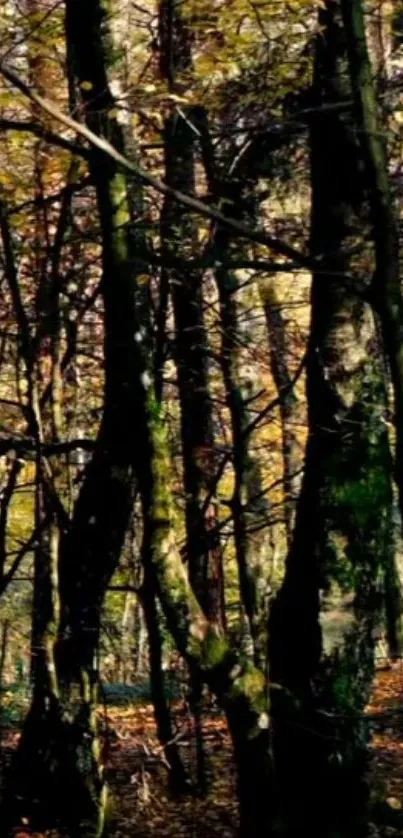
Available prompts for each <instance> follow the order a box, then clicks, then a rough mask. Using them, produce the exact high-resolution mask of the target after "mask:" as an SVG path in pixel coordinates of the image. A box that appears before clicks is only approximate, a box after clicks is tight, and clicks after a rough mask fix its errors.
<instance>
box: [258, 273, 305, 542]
mask: <svg viewBox="0 0 403 838" xmlns="http://www.w3.org/2000/svg"><path fill="white" fill-rule="evenodd" d="M278 281H279V277H278V276H277V279H276V278H275V277H274V278H271V279H266V280H265V281H264V283H262V284H261V288H260V296H261V299H262V303H263V307H264V312H265V315H266V323H267V332H268V338H269V350H270V369H271V374H272V376H273V381H274V383H275V386H276V389H277V392H278V394H279V397H280V416H281V432H282V438H283V440H282V453H283V474H284V517H285V528H286V535H287V544H288V548H290V547H291V543H292V535H293V530H294V522H295V509H296V504H297V500H298V496H299V491H300V488H301V477H300V470H301V462H300V460H301V455H300V446H299V444H298V439H297V422H296V410H295V408H296V405H297V401H298V400H297V397H296V394H295V390H294V387H293V384H292V381H291V376H290V373H289V368H288V364H289V352H288V349H289V347H288V343H289V341H288V338H287V326H286V323H285V322H284V316H283V305H282V302H281V298H280V295H279V293H278V289H277V282H278ZM280 282H281V279H280Z"/></svg>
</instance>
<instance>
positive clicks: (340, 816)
mask: <svg viewBox="0 0 403 838" xmlns="http://www.w3.org/2000/svg"><path fill="white" fill-rule="evenodd" d="M320 23H321V34H320V35H319V36H318V38H317V44H316V55H315V84H314V93H315V101H314V104H315V106H316V108H317V112H316V113H315V115H314V116H313V117H312V124H311V176H312V253H313V255H314V256H316V257H317V258H320V259H321V262H322V265H323V268H322V270H321V271H320V272H318V273H317V274H314V276H313V282H312V314H311V334H310V344H309V355H308V368H307V395H308V407H309V438H308V444H307V451H306V462H305V476H304V481H303V485H302V492H301V498H300V503H299V507H298V511H297V520H296V528H295V537H294V542H293V545H292V548H291V551H290V555H289V558H288V563H287V568H286V576H285V581H284V584H283V586H282V589H281V591H280V593H279V596H278V598H277V601H276V603H275V605H274V607H273V612H272V618H271V655H270V660H271V677H272V680H273V681H274V682H275V683H279V684H280V685H282V686H283V688H284V689H285V690H286V692H283V693H281V692H279V691H274V692H273V696H272V700H273V713H274V719H275V721H274V724H275V734H274V753H275V761H276V770H277V779H278V783H279V800H280V803H281V805H282V807H283V815H282V819H283V824H284V826H283V829H284V833H285V834H286V835H289V836H293V835H295V834H296V833H295V830H296V829H297V826H298V829H302V830H303V829H304V828H305V829H306V830H308V831H309V834H311V835H314V836H322V837H323V838H324V836H329V837H330V836H332V838H333V836H338V835H340V834H343V835H344V836H350V835H351V836H357V835H361V834H362V835H363V834H365V826H364V822H363V814H364V811H365V784H364V769H365V764H366V744H367V729H366V724H365V719H364V716H363V714H364V709H365V705H366V702H367V699H368V695H369V690H370V686H371V681H372V677H373V671H374V632H375V629H376V626H377V623H378V621H379V620H380V617H381V613H380V611H381V602H382V596H381V591H380V590H379V587H378V585H379V582H378V580H379V576H380V574H382V572H383V570H384V568H385V566H386V564H387V563H388V561H389V558H390V555H391V553H392V555H393V540H392V532H393V528H392V507H393V497H392V486H391V476H392V474H391V472H392V468H391V457H390V452H389V443H388V435H387V429H386V425H385V421H384V412H385V389H386V385H385V380H384V367H383V364H382V359H381V355H380V349H379V342H378V340H377V329H376V326H375V323H374V319H373V314H372V311H371V309H370V306H369V304H367V303H365V302H364V301H363V298H364V295H365V290H366V285H365V279H363V278H362V277H365V259H366V256H367V254H365V253H363V254H362V257H358V260H359V261H358V262H357V263H355V262H353V261H352V259H351V257H350V256H349V255H348V251H349V249H350V248H351V242H352V241H354V239H355V237H357V236H358V235H361V234H362V229H363V227H364V228H365V225H368V218H367V213H366V202H365V198H366V194H365V190H364V183H363V180H362V165H361V158H360V153H359V147H358V144H357V142H356V138H355V135H354V132H353V131H352V130H351V127H350V125H349V121H348V117H346V113H343V111H338V112H336V111H331V110H325V109H324V108H323V110H322V111H321V110H320V108H321V106H323V105H326V104H333V103H338V104H340V103H341V102H343V100H348V99H349V97H350V91H349V86H348V83H347V84H346V73H345V66H346V56H345V43H344V38H343V30H342V27H341V22H340V18H339V15H338V9H337V4H335V3H330V2H329V3H328V4H327V6H326V10H324V11H323V12H321V13H320ZM361 259H362V262H361ZM354 272H356V276H355V275H354ZM369 282H370V279H369V280H368V284H369ZM335 619H336V621H337V630H336V631H335V629H334V620H335Z"/></svg>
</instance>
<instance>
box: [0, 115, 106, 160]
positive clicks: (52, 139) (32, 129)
mask: <svg viewBox="0 0 403 838" xmlns="http://www.w3.org/2000/svg"><path fill="white" fill-rule="evenodd" d="M2 131H21V132H24V131H25V132H27V133H29V134H34V135H35V137H41V138H42V139H43V140H45V141H46V142H47V143H52V144H53V145H57V146H60V148H63V149H65V150H66V151H71V153H72V154H74V155H79V156H80V157H84V158H85V159H86V160H88V158H89V157H90V156H91V151H90V150H89V149H88V148H85V147H83V146H80V145H78V144H77V143H73V142H71V141H70V140H68V139H67V137H62V136H60V134H56V133H55V132H54V131H49V129H47V128H44V127H43V126H42V125H38V124H37V123H36V122H25V121H23V120H14V119H0V132H2Z"/></svg>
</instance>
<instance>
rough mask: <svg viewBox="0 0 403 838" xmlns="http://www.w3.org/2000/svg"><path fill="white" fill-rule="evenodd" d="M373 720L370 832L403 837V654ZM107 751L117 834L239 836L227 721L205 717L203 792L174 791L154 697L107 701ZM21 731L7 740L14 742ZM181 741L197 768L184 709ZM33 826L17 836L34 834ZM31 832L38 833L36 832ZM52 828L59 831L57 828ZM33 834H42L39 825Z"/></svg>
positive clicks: (379, 690) (382, 682)
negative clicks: (121, 703) (113, 703)
mask: <svg viewBox="0 0 403 838" xmlns="http://www.w3.org/2000/svg"><path fill="white" fill-rule="evenodd" d="M368 713H369V716H370V719H371V725H372V731H373V736H372V742H371V755H372V760H371V762H372V764H371V785H372V787H373V788H374V790H375V795H376V796H377V798H378V799H380V798H381V799H382V800H383V801H384V802H383V803H382V804H378V806H377V807H376V810H375V817H374V821H376V823H375V822H374V823H373V824H371V825H370V831H369V835H370V836H371V838H399V836H402V838H403V661H401V662H399V663H397V664H395V665H393V667H391V668H384V669H382V668H380V669H379V670H378V672H377V675H376V679H375V684H374V689H373V695H372V699H371V702H370V704H369V706H368ZM102 722H103V727H104V729H106V737H105V756H106V764H107V772H108V781H109V784H110V787H111V791H112V800H113V802H112V809H111V838H151V837H152V838H174V836H175V838H185V836H186V838H206V836H207V835H208V836H209V838H236V835H237V820H238V818H237V806H236V796H235V773H234V766H233V761H232V755H231V746H230V742H229V737H228V734H227V731H226V728H225V724H224V722H223V720H222V718H221V716H220V715H218V714H215V713H213V714H212V715H211V716H210V717H209V718H208V719H206V720H205V744H206V755H207V773H208V777H209V788H208V792H207V794H206V796H205V797H204V798H202V797H197V796H189V797H181V798H180V799H176V800H175V799H172V798H171V797H170V796H169V794H168V792H167V772H166V767H165V766H164V761H163V757H162V752H161V749H160V747H159V745H158V742H157V739H156V736H155V727H154V717H153V712H152V707H151V705H149V704H136V705H130V706H120V707H107V708H104V709H103V710H102ZM16 739H17V737H16V734H15V732H14V733H12V732H11V731H10V735H9V736H6V737H4V733H3V743H2V744H3V748H4V747H6V749H7V750H9V749H10V748H11V747H13V746H15V742H16ZM178 744H179V746H180V749H181V752H182V755H183V756H184V760H185V762H186V763H187V765H188V766H189V768H190V769H191V770H192V769H193V770H194V764H195V754H194V753H193V736H192V730H191V723H190V718H189V717H188V716H187V715H186V714H184V715H183V718H182V722H181V725H180V727H179V734H178ZM26 830H27V826H24V827H23V830H20V831H19V833H17V834H18V838H28V836H29V835H30V833H29V832H27V831H26ZM31 835H32V833H31ZM53 835H54V833H53ZM35 838H40V836H39V835H38V833H36V835H35Z"/></svg>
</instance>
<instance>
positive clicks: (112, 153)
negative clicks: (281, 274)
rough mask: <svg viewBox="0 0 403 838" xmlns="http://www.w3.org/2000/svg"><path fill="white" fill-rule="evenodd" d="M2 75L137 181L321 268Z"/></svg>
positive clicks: (308, 265) (13, 78)
mask: <svg viewBox="0 0 403 838" xmlns="http://www.w3.org/2000/svg"><path fill="white" fill-rule="evenodd" d="M0 73H1V74H2V75H3V76H4V78H6V79H7V81H9V82H10V83H11V84H12V85H13V86H14V87H16V88H17V89H18V90H20V91H21V93H23V94H24V96H26V97H27V98H28V99H29V100H30V101H31V102H35V104H37V105H39V107H40V108H42V110H44V111H45V112H46V113H48V114H49V115H50V116H51V117H53V118H54V119H56V120H57V121H58V122H61V123H62V124H63V125H66V126H67V127H68V128H71V129H72V130H74V131H76V132H77V133H78V134H81V136H83V137H85V139H86V140H88V142H90V143H91V145H92V146H93V147H94V148H97V149H99V151H101V152H103V153H104V154H106V155H107V156H108V157H111V158H112V159H113V160H114V161H115V162H116V163H118V164H119V165H120V166H123V167H124V168H125V169H127V170H128V171H129V172H132V174H134V175H136V177H138V178H139V179H140V180H141V181H142V182H143V183H145V184H147V185H148V186H151V187H153V189H155V190H157V192H159V193H160V194H161V195H168V196H170V197H171V198H174V200H175V201H177V202H178V203H180V204H183V206H186V207H189V209H191V210H193V211H194V212H197V213H198V214H200V215H203V216H204V217H205V218H209V219H211V220H212V221H216V222H218V223H219V224H220V225H221V226H222V227H225V228H227V229H228V230H230V231H231V232H232V233H233V235H236V236H239V237H241V238H245V239H248V240H249V241H253V242H256V243H257V244H262V245H265V246H266V247H268V248H269V249H270V250H273V251H274V252H275V253H280V254H281V255H282V256H285V257H286V258H287V259H293V260H294V261H295V262H297V263H298V264H299V265H301V266H302V267H305V268H307V269H308V270H314V269H317V268H318V267H319V265H318V262H317V261H315V260H313V259H312V258H310V257H309V256H308V255H307V254H305V253H301V252H300V251H299V250H296V249H295V248H294V247H292V245H288V244H286V243H285V242H283V241H281V240H280V239H277V238H276V237H274V236H271V235H270V234H269V233H266V232H265V231H264V230H254V229H252V228H251V227H248V226H247V225H246V224H243V223H242V222H240V221H237V220H236V219H235V218H230V217H227V216H226V215H224V213H222V212H221V211H220V210H219V209H218V208H217V207H208V206H206V204H204V203H203V201H200V200H199V199H198V198H196V197H194V196H192V195H187V194H185V193H184V192H181V191H180V190H179V189H173V188H172V187H170V186H167V184H166V183H164V182H163V181H161V180H159V178H156V177H154V176H153V175H151V174H150V173H149V172H147V171H146V170H145V169H142V168H141V167H140V166H136V165H135V164H134V163H132V162H131V161H130V160H128V159H127V157H125V156H124V155H123V154H121V153H120V152H119V151H117V149H116V148H114V146H113V145H111V143H109V142H108V140H106V139H105V138H103V137H98V136H97V135H96V134H94V133H93V131H91V130H90V129H89V128H87V126H86V125H83V124H81V123H80V122H77V121H76V120H75V119H73V118H72V117H71V116H68V115H67V114H64V113H62V111H60V110H59V108H58V107H57V105H55V104H54V103H53V102H51V101H50V100H49V99H45V98H44V97H43V96H40V95H39V94H38V93H35V92H34V91H33V90H31V88H30V87H29V86H28V85H27V84H25V82H24V81H22V79H21V78H20V77H19V76H18V75H16V73H14V71H12V70H10V69H9V68H8V67H6V66H5V65H4V64H0Z"/></svg>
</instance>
